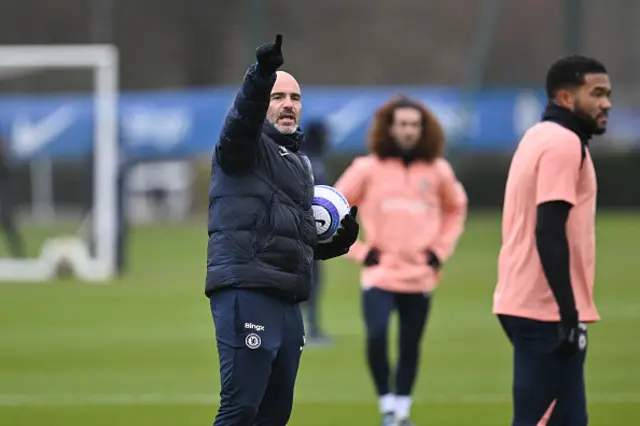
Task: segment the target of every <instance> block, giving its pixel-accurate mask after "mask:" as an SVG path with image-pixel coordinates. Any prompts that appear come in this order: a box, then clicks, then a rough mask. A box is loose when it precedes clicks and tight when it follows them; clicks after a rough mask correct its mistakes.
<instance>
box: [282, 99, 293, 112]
mask: <svg viewBox="0 0 640 426" xmlns="http://www.w3.org/2000/svg"><path fill="white" fill-rule="evenodd" d="M282 107H283V108H287V109H293V101H292V100H291V98H289V97H286V98H285V99H284V102H283V103H282Z"/></svg>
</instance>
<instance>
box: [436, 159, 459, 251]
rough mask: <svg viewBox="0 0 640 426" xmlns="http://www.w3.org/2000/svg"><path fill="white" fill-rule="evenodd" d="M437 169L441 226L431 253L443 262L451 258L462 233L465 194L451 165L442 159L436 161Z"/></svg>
mask: <svg viewBox="0 0 640 426" xmlns="http://www.w3.org/2000/svg"><path fill="white" fill-rule="evenodd" d="M437 167H438V169H439V172H440V175H441V176H442V185H441V187H440V198H441V203H442V216H443V218H442V224H441V226H440V232H439V233H438V238H437V239H436V242H435V243H434V244H433V246H432V247H431V251H432V252H433V254H435V256H436V257H437V260H438V262H444V261H446V260H447V259H449V258H450V257H451V255H452V254H453V251H454V249H455V247H456V245H457V243H458V240H459V239H460V236H461V235H462V232H463V231H464V224H465V220H466V218H467V204H468V200H467V193H466V192H465V190H464V187H463V186H462V184H461V183H460V182H459V181H458V179H457V178H456V175H455V173H454V171H453V168H452V167H451V165H450V164H449V163H448V162H447V161H446V160H444V159H440V160H438V164H437Z"/></svg>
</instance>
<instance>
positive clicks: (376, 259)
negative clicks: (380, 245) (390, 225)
mask: <svg viewBox="0 0 640 426" xmlns="http://www.w3.org/2000/svg"><path fill="white" fill-rule="evenodd" d="M378 263H380V252H379V251H378V249H376V248H372V249H371V250H369V253H367V257H365V258H364V262H362V264H363V265H364V266H366V267H369V266H375V265H377V264H378Z"/></svg>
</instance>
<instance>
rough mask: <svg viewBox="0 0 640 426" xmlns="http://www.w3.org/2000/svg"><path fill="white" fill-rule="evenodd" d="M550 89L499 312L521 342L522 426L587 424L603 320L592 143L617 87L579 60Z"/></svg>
mask: <svg viewBox="0 0 640 426" xmlns="http://www.w3.org/2000/svg"><path fill="white" fill-rule="evenodd" d="M546 90H547V96H548V98H549V104H548V106H547V109H546V111H545V112H544V115H543V119H542V121H541V122H540V123H538V124H536V125H534V126H533V127H532V128H530V129H529V130H528V131H527V132H526V133H525V135H524V136H523V138H522V140H521V141H520V143H519V145H518V147H517V149H516V152H515V154H514V156H513V159H512V162H511V167H510V170H509V176H508V178H507V185H506V191H505V197H504V209H503V219H502V248H501V250H500V255H499V261H498V284H497V287H496V290H495V294H494V305H493V312H494V313H495V314H497V315H498V316H499V318H500V322H501V323H502V326H503V328H504V330H505V331H506V333H507V335H508V337H509V339H510V341H511V343H512V344H513V346H514V364H515V366H514V380H513V403H514V420H513V426H535V425H539V424H544V423H543V422H541V419H542V418H543V415H544V414H545V412H547V411H548V410H549V411H550V417H549V418H548V423H547V424H548V425H550V426H551V425H561V426H586V425H587V422H588V416H587V408H586V397H585V383H584V361H585V356H586V349H587V326H586V324H587V323H591V322H595V321H597V320H599V319H600V318H599V315H598V311H597V309H596V307H595V304H594V302H593V284H594V264H595V223H594V222H595V211H596V185H597V184H596V174H595V169H594V166H593V162H592V160H591V155H590V153H589V140H590V139H591V137H592V136H593V135H600V134H602V133H604V132H605V130H606V126H607V116H608V113H609V109H610V108H611V102H610V99H609V97H610V95H611V84H610V82H609V77H608V76H607V71H606V69H605V67H604V66H603V65H602V64H601V63H600V62H598V61H596V60H595V59H591V58H586V57H583V56H569V57H566V58H563V59H560V60H558V61H557V62H556V63H554V64H553V65H552V66H551V68H550V69H549V71H548V74H547V81H546ZM545 421H546V419H545Z"/></svg>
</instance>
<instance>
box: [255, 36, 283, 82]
mask: <svg viewBox="0 0 640 426" xmlns="http://www.w3.org/2000/svg"><path fill="white" fill-rule="evenodd" d="M256 59H257V61H258V69H259V70H260V71H261V72H262V73H263V74H265V75H271V74H273V73H275V72H276V71H277V70H278V68H280V67H281V66H282V64H284V58H283V57H282V35H280V34H278V35H277V36H276V42H275V43H266V44H263V45H262V46H260V47H258V48H257V49H256Z"/></svg>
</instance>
